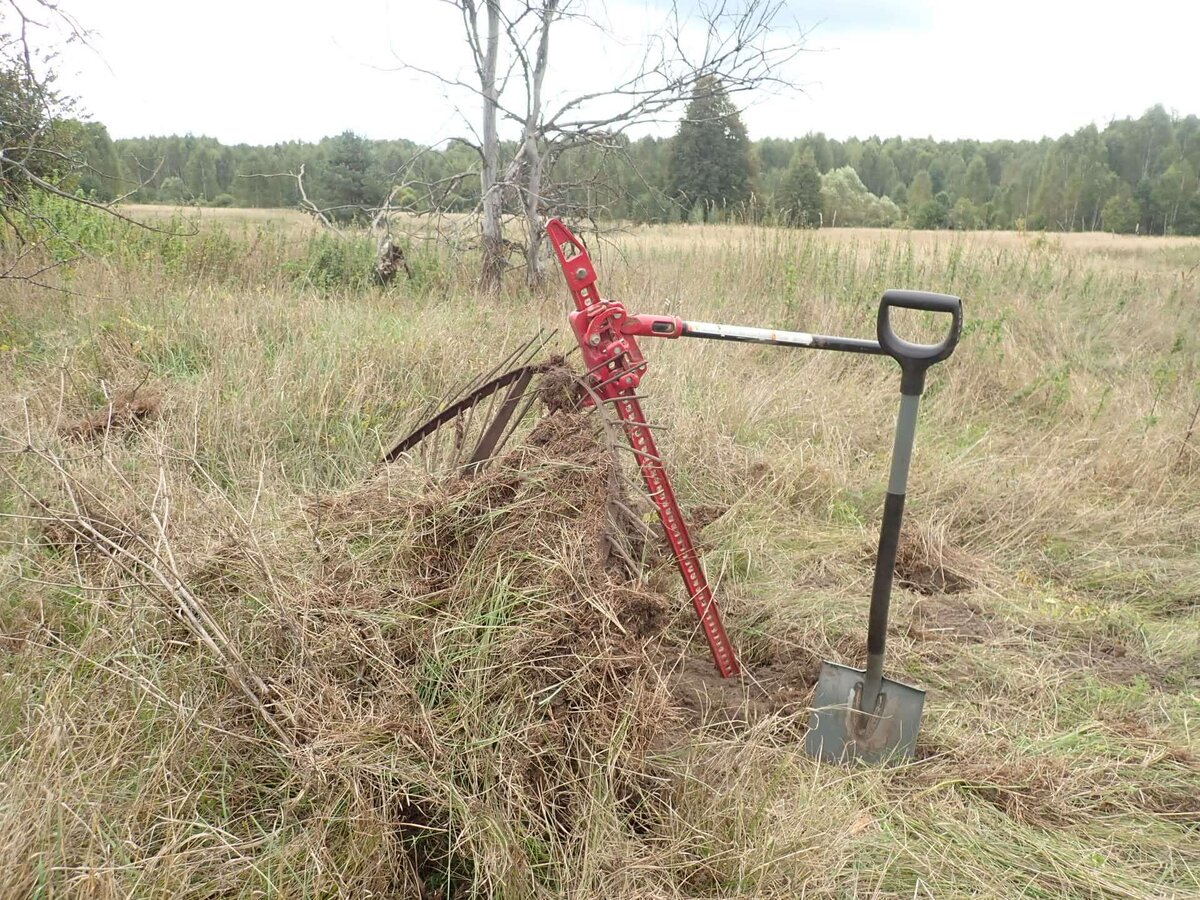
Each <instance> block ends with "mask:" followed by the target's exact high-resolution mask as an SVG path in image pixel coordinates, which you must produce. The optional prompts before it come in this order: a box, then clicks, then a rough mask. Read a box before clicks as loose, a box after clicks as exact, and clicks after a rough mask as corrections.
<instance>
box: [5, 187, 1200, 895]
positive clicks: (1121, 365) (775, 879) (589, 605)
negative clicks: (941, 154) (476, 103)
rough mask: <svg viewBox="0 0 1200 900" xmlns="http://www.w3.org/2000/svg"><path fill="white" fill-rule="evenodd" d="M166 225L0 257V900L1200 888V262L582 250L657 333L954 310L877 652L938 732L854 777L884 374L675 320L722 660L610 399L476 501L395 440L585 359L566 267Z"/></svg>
mask: <svg viewBox="0 0 1200 900" xmlns="http://www.w3.org/2000/svg"><path fill="white" fill-rule="evenodd" d="M132 213H133V214H134V215H144V216H150V217H151V220H152V221H154V222H156V223H160V224H162V223H167V225H168V227H166V228H164V229H163V230H165V231H167V232H171V233H166V234H163V233H151V232H138V231H136V230H133V229H130V228H126V227H125V226H122V225H119V224H110V225H96V226H94V228H92V229H91V230H89V231H87V233H86V235H85V238H86V241H88V242H89V246H90V248H91V249H90V250H89V254H88V256H87V257H86V258H84V259H82V260H80V261H77V262H74V263H72V264H70V265H69V266H65V267H63V268H60V269H57V270H54V271H52V272H51V273H49V274H48V275H47V276H46V277H45V279H43V280H48V284H47V286H45V287H38V286H32V285H30V284H28V283H26V282H22V281H0V475H2V476H3V477H2V478H0V515H2V516H3V518H0V539H2V542H0V860H2V861H3V865H2V866H0V896H3V897H13V898H17V897H45V898H49V897H103V898H110V897H111V898H117V897H164V898H165V897H189V898H190V897H195V898H200V897H205V898H207V897H239V898H241V897H244V898H250V897H289V898H290V897H335V896H353V897H393V896H394V897H421V898H434V897H442V898H452V897H453V898H458V897H509V898H521V897H553V896H566V897H574V898H592V897H595V898H600V897H604V898H619V897H625V898H650V897H653V898H664V900H665V898H682V897H697V898H698V897H711V898H718V897H781V898H782V897H796V896H803V897H857V896H863V897H892V896H895V897H938V898H945V897H980V896H985V897H1014V896H1024V897H1045V898H1049V897H1080V898H1082V897H1089V898H1091V897H1106V898H1107V897H1113V898H1116V897H1122V898H1139V897H1192V896H1197V895H1200V678H1198V675H1200V629H1198V625H1200V433H1198V432H1200V421H1198V414H1200V240H1197V239H1188V238H1138V237H1132V236H1122V237H1116V236H1109V235H1056V234H1034V233H1029V234H1017V233H986V232H973V233H964V234H956V233H949V232H906V231H899V230H896V231H872V230H865V229H836V230H822V231H816V232H809V231H788V230H781V229H774V228H765V227H752V226H734V225H725V226H709V227H705V226H683V225H680V226H655V227H631V228H628V229H626V230H625V231H624V232H621V233H619V234H614V235H611V236H609V237H608V238H606V239H605V240H604V241H596V242H595V243H594V246H593V251H594V253H595V255H596V256H597V257H598V259H599V261H600V266H599V268H600V285H601V287H602V289H603V290H604V292H605V293H606V294H609V295H611V296H615V297H620V298H621V299H623V300H624V301H625V302H626V304H627V305H628V306H629V307H630V309H631V310H632V311H635V312H658V313H670V314H673V315H678V316H682V317H684V318H692V319H699V320H705V321H714V322H729V323H735V324H745V325H764V326H775V327H780V328H792V329H802V330H806V331H812V332H822V333H828V334H841V335H847V336H861V337H871V336H873V334H874V323H875V311H876V307H877V304H878V298H879V296H880V294H881V293H882V291H883V290H884V289H886V288H890V287H907V288H914V289H923V290H933V291H941V292H946V293H954V294H958V295H960V296H962V297H963V299H964V304H965V310H966V327H965V329H964V335H963V340H962V343H961V344H960V346H959V349H958V351H957V353H956V354H955V355H954V356H953V357H952V358H951V359H950V360H949V361H947V362H946V363H943V364H942V365H940V366H938V367H937V368H936V369H934V370H933V371H932V372H931V374H930V376H929V383H928V388H927V391H926V394H925V398H924V401H923V406H922V413H921V422H920V426H919V429H918V437H917V450H916V454H915V458H914V463H913V471H912V476H911V479H910V485H909V507H908V515H907V520H906V531H905V539H904V543H903V546H902V553H901V560H900V564H899V566H898V576H899V579H900V584H899V586H898V588H897V591H896V594H895V596H894V598H893V609H894V612H893V623H892V627H891V633H890V637H889V641H890V643H889V665H888V668H889V674H891V675H893V676H894V677H897V678H900V679H902V680H904V681H906V682H908V683H912V684H917V685H922V686H924V687H926V688H927V689H928V690H929V695H928V699H927V703H926V712H925V718H924V722H923V727H922V732H921V737H920V741H919V744H918V753H917V758H916V759H915V760H913V761H911V762H909V763H906V764H902V765H896V766H889V767H870V766H854V767H844V766H836V765H828V764H818V763H816V762H815V761H813V760H812V759H810V758H808V757H807V756H805V755H804V753H803V750H802V744H803V732H804V728H805V725H806V723H807V719H808V713H807V702H808V699H809V697H810V696H811V691H812V686H813V683H814V679H815V676H816V671H817V668H818V666H819V663H820V661H821V660H822V659H832V660H835V661H839V662H846V663H853V664H856V665H857V664H861V662H862V657H863V653H864V649H863V645H864V639H865V629H866V608H867V597H868V595H869V590H870V580H871V567H872V562H873V552H874V541H875V537H876V535H877V529H878V521H879V516H880V513H881V507H882V499H883V492H884V488H885V485H886V480H887V474H886V473H887V464H888V456H889V452H890V449H891V436H892V427H893V422H894V416H895V411H896V406H897V392H898V384H899V373H898V370H897V368H896V366H895V365H894V364H893V363H891V362H890V361H888V360H881V359H875V358H859V357H852V356H845V355H839V354H822V353H819V352H804V351H789V350H780V349H775V348H769V347H745V346H740V345H729V344H706V343H703V342H688V341H665V342H661V343H651V342H650V341H644V343H643V346H644V350H645V351H646V353H647V357H648V359H649V373H648V374H647V376H646V379H645V381H644V382H643V385H642V387H643V392H644V393H645V395H646V398H647V399H646V401H645V405H646V409H647V412H648V414H649V415H650V416H651V418H652V421H653V422H655V423H656V424H657V425H659V426H661V434H660V438H659V439H660V446H661V447H662V449H663V452H664V454H665V457H666V460H667V463H668V465H669V467H670V469H671V471H672V473H673V476H674V478H675V481H676V489H677V491H678V493H679V495H680V499H681V502H682V503H683V505H684V507H685V511H687V512H688V514H689V515H690V517H691V518H692V519H693V521H695V522H696V523H697V524H696V529H697V534H698V538H699V542H700V544H701V547H702V550H703V553H704V561H705V565H706V568H707V570H708V572H709V575H710V578H711V579H712V580H713V582H714V584H715V585H716V590H717V595H718V598H719V601H720V602H721V604H722V606H723V610H724V613H725V615H726V619H727V626H728V628H729V631H730V635H731V637H732V639H733V641H734V644H735V645H736V646H737V647H738V649H739V652H740V654H741V656H742V659H743V661H744V664H745V667H746V669H747V676H746V678H745V679H744V680H743V681H742V682H739V683H738V684H736V685H729V684H722V683H720V682H719V680H718V679H716V678H715V677H712V676H711V675H710V674H709V672H708V669H707V668H706V666H707V663H708V659H707V656H706V649H705V647H704V643H703V640H702V638H700V637H699V636H697V634H696V627H695V622H694V620H693V616H692V613H691V611H690V609H689V608H687V607H688V604H687V602H686V599H685V598H684V597H683V594H682V591H681V587H680V583H679V579H678V577H677V576H676V574H675V572H674V570H673V568H672V564H671V560H670V557H669V555H666V554H664V553H663V552H661V550H660V549H658V548H656V547H655V546H653V544H654V542H653V541H649V542H648V543H647V545H646V546H643V547H641V548H640V550H639V553H640V555H639V563H640V565H639V566H638V567H636V568H635V569H633V570H632V571H631V570H629V569H628V568H626V569H620V568H618V567H613V566H611V565H608V564H607V563H606V561H605V560H604V559H603V558H601V557H600V556H599V555H598V551H597V546H598V545H599V543H600V541H601V538H602V537H603V534H602V533H601V532H602V531H603V529H604V527H605V523H604V522H603V521H602V520H603V519H604V509H605V491H606V490H607V486H608V484H609V480H608V476H609V475H610V474H611V472H612V471H614V469H619V468H620V465H619V464H618V463H617V462H615V461H614V458H613V453H612V452H610V450H609V448H608V447H607V446H606V445H605V442H604V441H603V440H602V439H599V438H597V436H596V435H597V433H598V426H597V423H596V422H595V421H594V418H595V417H594V416H592V415H590V414H579V413H569V412H558V413H546V416H545V419H543V420H542V421H541V422H539V423H537V424H536V426H535V434H534V435H530V436H527V438H526V439H525V440H524V441H517V442H515V443H514V444H513V445H512V446H511V447H510V449H509V452H508V455H507V456H506V457H505V458H504V459H502V460H500V461H499V462H498V463H497V464H496V465H495V466H494V467H493V469H491V470H489V471H488V472H487V473H486V474H485V475H483V476H480V477H479V478H477V479H454V478H440V479H438V478H430V477H428V476H427V475H426V474H425V473H424V472H423V471H421V470H420V469H419V467H417V466H414V465H408V464H405V463H399V464H397V465H395V466H390V467H382V468H381V467H380V466H379V465H378V460H379V458H380V455H381V453H382V452H383V450H384V449H385V448H386V447H387V446H389V445H390V443H391V442H392V441H393V440H394V439H395V438H396V437H397V436H398V435H399V434H401V433H403V432H404V431H405V430H406V429H407V428H410V427H412V426H413V425H414V424H416V422H417V420H418V418H419V415H420V412H421V410H423V409H425V408H427V407H428V406H429V404H431V403H436V401H437V400H438V398H439V397H441V396H443V395H445V394H446V393H447V392H449V391H451V390H452V389H453V387H454V386H455V385H459V384H461V383H462V381H463V380H464V379H465V378H467V377H469V376H471V375H473V374H475V373H480V372H484V371H486V370H488V369H490V368H491V367H492V365H493V364H494V363H495V361H497V360H498V359H499V358H500V357H502V356H503V355H505V353H507V351H508V350H510V349H512V348H513V347H515V346H517V345H518V344H519V343H520V342H521V341H523V340H525V339H526V338H528V337H529V336H531V335H532V334H533V333H535V332H537V331H538V329H547V330H551V329H558V334H557V336H556V337H555V338H553V339H552V341H551V348H553V349H558V350H562V351H566V350H568V349H569V335H567V334H564V333H563V332H564V331H565V329H564V326H565V318H564V313H565V311H566V308H567V304H568V300H569V297H568V294H567V292H566V290H565V288H564V287H563V285H562V282H561V279H560V277H559V276H558V274H557V273H556V272H552V274H551V278H550V279H549V281H548V284H547V286H546V288H545V289H544V290H541V291H537V292H532V293H531V292H528V291H525V290H523V289H519V288H517V287H515V286H514V287H512V288H510V289H509V290H507V291H506V292H505V293H504V294H503V295H501V296H499V297H494V298H491V297H481V296H479V295H477V294H476V293H475V291H474V289H473V288H474V271H473V267H472V260H471V258H470V254H469V252H468V253H466V254H465V255H462V256H459V255H453V254H451V253H449V252H448V251H447V249H446V248H445V247H444V246H442V245H441V244H439V243H438V242H436V241H433V240H430V241H421V240H417V239H414V240H412V242H411V244H410V245H409V259H410V263H411V267H412V275H411V277H405V276H401V277H400V278H399V279H398V280H397V281H396V282H395V283H394V284H392V285H391V286H389V287H387V288H382V287H379V286H378V285H376V284H374V283H373V282H372V280H371V277H370V265H371V261H372V259H371V258H372V253H373V243H372V241H371V240H370V239H369V238H366V237H364V236H361V235H354V234H349V235H347V236H346V237H345V238H338V237H335V236H332V235H328V234H323V233H321V232H319V231H317V230H316V229H314V228H313V227H312V226H311V225H310V224H309V223H308V222H307V221H305V220H303V219H302V217H300V216H299V215H298V214H293V213H286V212H282V211H281V212H274V211H272V212H257V213H251V212H248V211H244V210H211V211H205V212H204V214H203V215H202V216H200V217H199V218H196V217H194V216H193V214H191V213H185V214H183V216H182V218H181V217H180V216H179V215H175V216H174V218H171V217H169V216H168V215H167V214H166V213H163V212H158V211H152V210H145V209H134V210H132ZM517 280H519V279H516V278H515V279H514V284H515V282H516V281H517ZM906 327H909V328H912V329H914V331H915V332H917V333H926V334H930V333H932V332H928V331H925V332H922V329H925V328H928V327H932V326H930V325H929V324H928V323H923V322H920V321H916V320H915V319H914V320H912V321H907V322H906ZM618 458H619V457H618ZM625 466H626V467H627V466H628V459H626V460H625ZM630 503H633V504H636V497H631V498H630Z"/></svg>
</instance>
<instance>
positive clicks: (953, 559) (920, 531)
mask: <svg viewBox="0 0 1200 900" xmlns="http://www.w3.org/2000/svg"><path fill="white" fill-rule="evenodd" d="M875 553H876V547H875V546H874V545H873V544H872V545H871V547H870V551H869V559H870V562H871V564H872V565H874V563H875ZM896 581H897V582H898V583H899V584H900V585H901V586H902V587H906V588H908V589H909V590H912V591H916V592H917V593H919V594H926V595H929V594H957V593H961V592H963V591H968V590H970V589H971V588H973V587H975V586H976V584H977V583H978V578H977V572H976V563H975V562H974V561H973V560H972V559H971V557H970V555H969V554H967V553H966V552H965V551H963V550H961V549H959V548H957V547H955V546H953V545H952V544H950V543H949V542H948V541H947V540H946V538H945V536H944V535H943V534H942V533H941V532H939V531H935V530H934V529H931V528H927V527H922V526H919V525H912V526H907V527H905V528H904V530H903V531H902V532H901V534H900V546H899V549H898V551H897V553H896Z"/></svg>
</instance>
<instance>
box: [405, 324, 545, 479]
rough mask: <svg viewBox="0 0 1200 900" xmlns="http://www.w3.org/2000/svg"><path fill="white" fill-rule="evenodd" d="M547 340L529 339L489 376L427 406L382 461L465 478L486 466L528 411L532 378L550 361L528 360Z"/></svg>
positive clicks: (534, 382) (532, 394) (534, 388)
mask: <svg viewBox="0 0 1200 900" xmlns="http://www.w3.org/2000/svg"><path fill="white" fill-rule="evenodd" d="M552 337H553V334H542V333H539V334H537V335H535V336H534V337H533V338H531V339H530V340H529V341H526V342H525V343H524V344H522V345H521V346H520V347H518V348H517V349H516V350H514V351H513V352H512V353H510V354H509V355H508V356H507V357H505V359H504V360H502V361H501V362H500V363H499V364H498V365H497V366H496V367H495V368H493V369H492V370H491V371H490V372H487V373H486V374H484V375H482V376H480V377H478V378H475V379H472V380H471V381H468V382H466V383H465V384H464V385H462V386H460V387H459V388H458V389H457V390H454V391H452V392H451V393H450V395H449V396H447V397H444V398H442V400H441V402H440V403H437V404H435V405H433V406H432V408H430V407H427V408H426V414H425V417H424V421H422V422H421V424H420V425H418V426H417V427H416V428H414V429H413V430H412V431H410V432H409V433H408V434H406V435H404V437H402V438H400V439H399V440H397V441H396V442H395V443H393V444H392V446H391V447H390V448H389V449H388V450H387V452H385V453H384V454H383V458H382V462H383V463H385V464H388V463H395V462H398V461H400V460H402V459H405V458H409V459H411V460H413V461H416V462H419V463H420V464H421V465H423V466H424V468H425V469H426V470H427V471H429V472H430V473H439V474H446V473H451V472H461V473H463V474H468V475H471V474H475V473H476V472H478V471H480V470H481V469H483V468H484V467H486V466H487V464H488V463H489V462H491V460H493V459H495V458H496V457H497V456H499V454H500V453H501V451H503V449H504V446H505V445H506V444H507V443H508V440H509V439H510V438H511V437H512V436H513V434H514V433H515V432H516V431H517V430H518V429H519V428H520V427H521V424H522V423H523V422H524V420H525V419H526V417H527V416H528V415H529V412H530V410H531V408H533V406H534V403H535V401H536V400H537V398H538V394H539V390H538V386H537V379H538V376H540V375H542V374H543V373H545V372H546V371H547V369H548V368H550V367H551V366H553V365H554V363H555V360H553V359H552V360H549V361H546V362H541V363H535V362H534V361H533V360H534V358H535V357H536V356H537V355H538V354H539V353H540V352H541V350H542V349H543V348H544V347H545V346H546V344H547V343H548V342H549V341H550V339H551V338H552ZM433 410H436V411H435V412H434V411H433Z"/></svg>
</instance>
